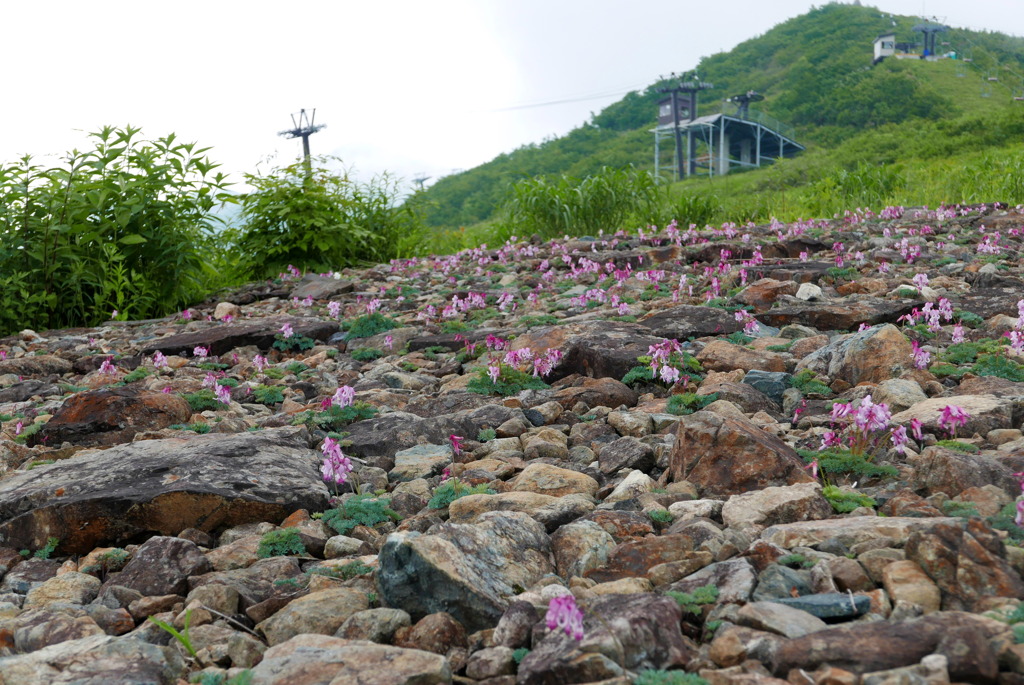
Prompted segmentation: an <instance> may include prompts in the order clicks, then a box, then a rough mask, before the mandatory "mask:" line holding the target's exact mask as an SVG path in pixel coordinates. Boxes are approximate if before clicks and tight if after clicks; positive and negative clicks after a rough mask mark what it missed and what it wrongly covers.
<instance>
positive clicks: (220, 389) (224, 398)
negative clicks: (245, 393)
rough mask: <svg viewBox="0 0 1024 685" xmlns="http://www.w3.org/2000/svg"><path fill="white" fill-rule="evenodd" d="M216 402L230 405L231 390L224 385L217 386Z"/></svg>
mask: <svg viewBox="0 0 1024 685" xmlns="http://www.w3.org/2000/svg"><path fill="white" fill-rule="evenodd" d="M216 392H217V401H218V402H220V403H222V404H231V388H229V387H228V386H226V385H218V386H217V391H216Z"/></svg>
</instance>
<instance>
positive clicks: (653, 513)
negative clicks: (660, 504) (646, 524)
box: [647, 509, 674, 525]
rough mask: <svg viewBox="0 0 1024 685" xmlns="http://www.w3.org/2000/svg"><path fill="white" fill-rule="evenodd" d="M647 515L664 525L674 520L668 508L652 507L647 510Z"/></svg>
mask: <svg viewBox="0 0 1024 685" xmlns="http://www.w3.org/2000/svg"><path fill="white" fill-rule="evenodd" d="M647 516H648V518H650V519H651V520H652V521H654V522H655V523H659V524H663V525H664V524H666V523H672V521H673V520H674V519H673V518H672V514H670V513H669V511H668V509H651V510H650V511H648V512H647Z"/></svg>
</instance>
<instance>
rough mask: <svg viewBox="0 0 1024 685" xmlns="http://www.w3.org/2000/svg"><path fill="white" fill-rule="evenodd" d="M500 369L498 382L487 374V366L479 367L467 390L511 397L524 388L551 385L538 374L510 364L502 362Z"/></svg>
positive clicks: (533, 388)
mask: <svg viewBox="0 0 1024 685" xmlns="http://www.w3.org/2000/svg"><path fill="white" fill-rule="evenodd" d="M499 369H500V371H501V373H500V374H499V375H498V381H497V382H494V381H492V380H491V377H490V376H488V375H487V369H486V368H482V369H478V370H477V373H476V375H475V376H473V378H471V379H470V381H469V383H467V384H466V390H468V391H469V392H475V393H477V394H480V395H501V396H502V397H509V396H510V395H516V394H518V393H520V392H522V391H523V390H544V389H545V388H548V387H550V386H549V385H548V384H547V383H545V382H544V381H542V380H541V379H540V378H538V377H537V376H533V375H531V374H529V373H526V372H525V371H520V370H519V369H514V368H512V367H511V366H509V365H508V364H505V363H500V364H499Z"/></svg>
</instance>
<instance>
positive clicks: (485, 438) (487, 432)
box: [476, 428, 498, 442]
mask: <svg viewBox="0 0 1024 685" xmlns="http://www.w3.org/2000/svg"><path fill="white" fill-rule="evenodd" d="M496 437H498V433H497V431H495V430H494V429H493V428H481V429H480V430H479V431H478V432H477V434H476V439H477V442H490V441H491V440H494V439H495V438H496Z"/></svg>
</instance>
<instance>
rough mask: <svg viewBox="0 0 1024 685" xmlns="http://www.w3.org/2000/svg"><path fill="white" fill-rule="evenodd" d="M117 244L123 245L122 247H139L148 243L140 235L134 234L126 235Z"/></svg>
mask: <svg viewBox="0 0 1024 685" xmlns="http://www.w3.org/2000/svg"><path fill="white" fill-rule="evenodd" d="M117 242H119V243H121V244H122V245H139V244H140V243H144V242H147V241H146V239H145V238H143V237H142V236H141V235H139V234H138V233H132V234H131V235H126V236H125V237H123V238H121V239H120V240H119V241H117Z"/></svg>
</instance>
